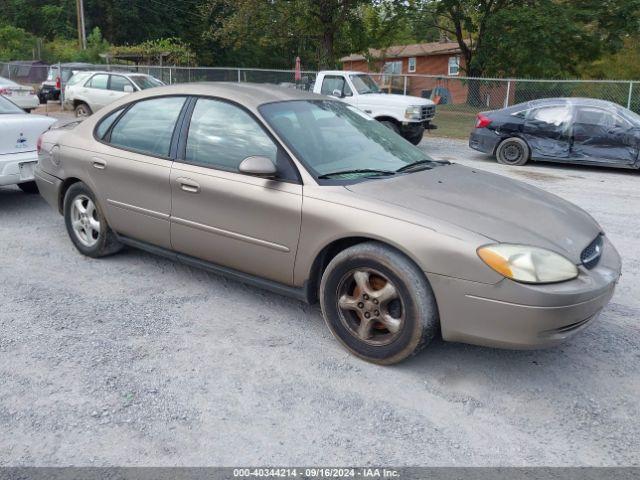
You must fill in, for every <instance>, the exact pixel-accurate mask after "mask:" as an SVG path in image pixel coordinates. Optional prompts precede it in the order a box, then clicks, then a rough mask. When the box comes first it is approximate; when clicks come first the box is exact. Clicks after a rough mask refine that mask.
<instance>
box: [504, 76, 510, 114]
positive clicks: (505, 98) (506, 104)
mask: <svg viewBox="0 0 640 480" xmlns="http://www.w3.org/2000/svg"><path fill="white" fill-rule="evenodd" d="M509 95H511V80H507V95H506V97H504V108H507V107H508V106H509Z"/></svg>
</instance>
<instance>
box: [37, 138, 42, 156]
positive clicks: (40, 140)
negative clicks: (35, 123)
mask: <svg viewBox="0 0 640 480" xmlns="http://www.w3.org/2000/svg"><path fill="white" fill-rule="evenodd" d="M36 150H37V152H38V155H39V154H40V150H42V135H40V136H39V137H38V141H37V142H36Z"/></svg>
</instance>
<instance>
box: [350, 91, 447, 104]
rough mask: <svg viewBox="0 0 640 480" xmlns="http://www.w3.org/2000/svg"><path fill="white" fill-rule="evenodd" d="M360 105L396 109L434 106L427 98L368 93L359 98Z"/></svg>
mask: <svg viewBox="0 0 640 480" xmlns="http://www.w3.org/2000/svg"><path fill="white" fill-rule="evenodd" d="M358 104H359V105H366V104H372V105H389V106H395V107H405V108H406V107H409V106H411V105H434V103H433V102H432V101H431V100H429V99H427V98H420V97H412V96H409V95H396V94H395V93H366V94H364V95H360V96H359V97H358Z"/></svg>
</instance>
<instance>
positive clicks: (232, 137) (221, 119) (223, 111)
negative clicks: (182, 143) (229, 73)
mask: <svg viewBox="0 0 640 480" xmlns="http://www.w3.org/2000/svg"><path fill="white" fill-rule="evenodd" d="M253 155H261V156H264V157H268V158H270V159H271V160H272V161H273V162H274V163H276V165H278V163H279V162H278V147H277V146H276V145H275V144H274V143H273V141H272V140H271V138H270V137H269V136H268V135H267V134H266V133H265V131H264V130H263V129H262V128H261V127H260V125H259V124H258V123H257V122H256V120H254V119H253V117H251V115H249V114H248V113H247V112H245V111H244V110H242V109H241V108H239V107H237V106H235V105H232V104H230V103H227V102H222V101H219V100H213V99H207V98H201V99H199V100H198V102H197V103H196V106H195V108H194V110H193V115H192V117H191V123H190V124H189V133H188V135H187V146H186V151H185V160H186V161H187V162H190V163H195V164H198V165H203V166H205V167H211V168H217V169H220V170H227V171H230V172H237V171H238V166H239V165H240V163H241V162H242V161H243V160H244V159H245V158H247V157H251V156H253ZM278 166H279V167H280V165H278Z"/></svg>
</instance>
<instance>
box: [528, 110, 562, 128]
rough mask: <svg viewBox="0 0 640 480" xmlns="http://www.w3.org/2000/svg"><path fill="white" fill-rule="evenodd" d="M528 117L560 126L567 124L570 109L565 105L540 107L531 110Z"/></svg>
mask: <svg viewBox="0 0 640 480" xmlns="http://www.w3.org/2000/svg"><path fill="white" fill-rule="evenodd" d="M529 118H530V120H533V121H534V122H537V123H546V124H549V125H553V126H555V127H560V126H563V125H566V124H568V123H569V121H570V120H571V110H570V108H569V107H567V106H565V105H555V106H552V107H542V108H538V109H535V110H532V111H531V113H530V116H529Z"/></svg>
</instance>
